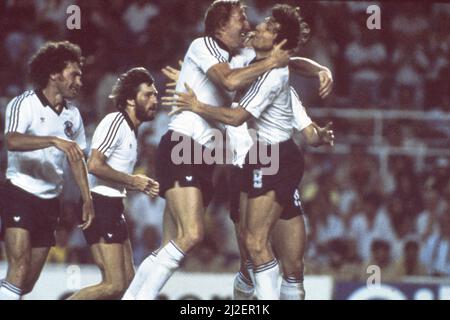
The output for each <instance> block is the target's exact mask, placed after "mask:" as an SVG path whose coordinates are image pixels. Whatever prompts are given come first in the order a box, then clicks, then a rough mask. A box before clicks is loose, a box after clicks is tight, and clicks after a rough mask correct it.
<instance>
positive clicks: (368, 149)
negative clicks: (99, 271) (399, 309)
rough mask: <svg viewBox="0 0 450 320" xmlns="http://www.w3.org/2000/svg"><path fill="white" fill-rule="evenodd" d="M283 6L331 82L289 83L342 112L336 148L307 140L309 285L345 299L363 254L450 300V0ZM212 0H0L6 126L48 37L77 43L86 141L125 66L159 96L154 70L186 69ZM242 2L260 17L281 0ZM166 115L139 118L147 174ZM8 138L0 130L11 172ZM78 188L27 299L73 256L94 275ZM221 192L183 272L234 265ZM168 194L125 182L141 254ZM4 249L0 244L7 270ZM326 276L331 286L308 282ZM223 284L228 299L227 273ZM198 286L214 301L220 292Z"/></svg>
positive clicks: (160, 82)
mask: <svg viewBox="0 0 450 320" xmlns="http://www.w3.org/2000/svg"><path fill="white" fill-rule="evenodd" d="M284 2H285V3H290V4H295V5H300V6H301V8H302V15H303V16H304V18H305V20H306V21H307V22H308V23H309V25H310V27H311V30H312V33H311V39H310V41H309V42H308V43H307V44H306V45H305V46H304V47H303V48H301V51H300V55H302V56H306V57H309V58H312V59H314V60H316V61H318V62H319V63H321V64H324V65H326V66H328V67H329V68H330V69H331V71H332V72H333V75H334V82H335V85H334V91H333V93H332V94H331V95H330V96H329V97H328V98H326V99H325V100H321V99H320V98H318V96H317V89H318V81H317V80H316V79H307V78H301V77H293V79H292V82H293V84H294V86H295V87H296V88H297V90H298V91H299V92H300V95H301V98H302V100H303V102H304V104H305V106H307V108H308V109H307V110H308V113H309V114H310V115H311V116H312V117H313V119H314V120H316V122H318V123H319V124H321V125H325V124H326V122H327V121H328V120H333V122H334V129H335V135H336V137H337V138H336V139H337V141H336V146H335V148H334V149H327V148H324V149H320V150H313V149H307V148H306V147H305V146H303V145H302V143H301V141H299V144H300V145H302V148H304V149H305V152H306V153H307V155H306V159H307V162H306V172H305V176H304V179H303V181H302V184H301V190H302V192H301V194H302V201H303V205H304V208H305V211H306V214H307V221H308V249H307V254H306V275H307V277H306V280H305V285H306V288H307V292H308V287H311V289H310V290H309V292H308V296H309V297H314V298H323V299H328V298H336V299H345V298H348V296H349V295H350V294H346V293H348V292H350V293H351V292H353V291H355V290H357V289H358V288H360V287H364V286H365V283H366V280H367V278H368V277H369V276H370V275H371V274H370V273H367V270H368V269H367V266H369V265H377V266H379V267H380V270H381V279H382V281H383V283H384V282H388V283H393V285H394V286H395V288H397V289H396V290H400V291H401V292H403V293H404V297H405V298H409V299H418V298H423V299H426V298H443V297H446V298H450V294H449V289H448V287H446V286H445V284H448V283H449V281H448V279H449V277H450V252H449V251H450V246H449V244H450V240H449V237H450V200H449V199H450V162H449V160H450V139H449V138H450V96H449V93H450V90H449V82H450V79H449V58H450V32H449V31H450V4H445V3H422V2H414V3H407V2H401V3H395V2H356V1H354V2H353V1H352V2H341V1H337V2H334V1H333V2H331V1H314V2H311V1H284ZM209 3H210V1H205V0H202V1H193V0H190V1H181V0H151V1H125V0H112V1H106V0H105V1H97V0H96V1H81V0H80V1H74V0H49V1H31V0H19V1H14V0H7V1H1V2H0V43H1V45H0V57H1V59H0V70H1V76H0V116H1V125H0V126H1V129H2V132H3V126H4V111H5V107H6V104H7V103H8V101H9V100H10V99H11V98H12V97H14V96H15V95H17V94H19V93H21V92H22V91H24V90H25V89H27V88H28V84H27V82H26V76H25V75H26V71H27V61H28V59H29V58H30V56H31V55H32V54H33V53H34V52H35V51H36V50H37V49H38V48H39V47H40V46H41V45H42V44H43V43H44V42H45V41H47V40H63V39H68V40H70V41H73V42H75V43H77V44H79V45H80V46H81V48H82V49H83V53H84V55H85V56H86V57H87V61H86V65H85V68H84V70H83V72H84V76H83V83H84V85H83V90H82V94H81V96H80V97H79V99H78V105H79V106H80V110H81V112H82V116H83V119H84V123H85V127H86V133H87V137H88V139H90V138H91V137H92V134H93V130H94V129H95V126H96V124H97V123H98V122H99V120H100V119H101V118H102V117H103V116H104V115H105V114H106V113H108V112H111V111H113V109H112V106H111V105H110V103H109V101H108V99H107V96H108V94H109V91H110V89H111V87H112V84H113V83H114V82H115V80H116V78H117V76H118V74H119V73H121V72H123V71H125V70H127V69H128V68H130V67H133V66H141V65H142V66H145V67H147V68H148V69H150V70H151V72H152V74H153V75H154V77H155V78H156V82H157V87H158V89H159V91H160V93H161V94H162V93H163V92H164V87H165V82H166V79H165V78H164V76H163V75H162V73H161V72H160V69H161V68H162V67H164V66H166V65H172V66H177V61H178V60H179V59H182V58H183V55H184V53H185V51H186V49H187V47H188V45H189V43H190V42H191V41H192V39H194V38H195V37H197V36H199V35H201V32H202V29H203V25H202V17H203V14H204V12H205V9H206V7H207V6H208V5H209ZM245 3H246V4H247V5H248V7H249V9H248V16H249V20H250V22H251V23H252V25H253V26H254V25H256V24H257V22H258V21H260V20H261V19H262V18H264V17H265V16H266V15H267V13H268V8H270V6H271V5H273V4H274V3H275V1H271V0H264V1H261V0H253V1H251V0H248V1H245ZM71 4H77V5H78V6H79V7H80V9H81V29H80V30H68V29H67V27H66V19H67V18H68V16H69V15H68V14H67V13H66V9H67V7H68V6H69V5H71ZM371 4H377V5H379V7H380V8H381V29H380V30H369V29H368V28H367V26H366V20H367V18H368V17H369V14H367V13H366V9H367V7H368V6H369V5H371ZM167 122H168V116H167V112H166V111H165V110H162V108H161V111H160V112H159V114H158V117H157V119H156V120H155V121H154V122H152V123H150V124H148V125H146V126H145V127H143V128H142V129H141V130H140V138H139V139H140V143H141V144H140V156H139V163H138V166H137V170H138V171H142V172H144V171H146V172H148V173H149V174H151V175H154V169H153V168H154V163H153V159H154V151H155V147H156V145H157V143H158V142H159V138H160V137H161V135H162V134H163V133H164V132H165V130H166V126H167ZM3 138H4V137H3V134H1V135H0V145H1V148H2V153H1V158H0V161H1V162H0V167H1V171H2V179H4V174H3V173H4V171H5V167H6V152H5V147H4V143H3V142H4V141H3ZM223 174H224V173H223V172H221V171H219V172H218V173H217V179H219V180H220V181H224V180H223ZM69 181H70V180H69ZM77 197H78V194H77V190H76V187H75V186H74V184H73V183H70V182H69V183H67V184H66V186H65V191H64V195H63V199H64V201H63V204H62V207H63V217H62V219H61V225H60V227H59V230H58V234H57V238H58V246H57V247H55V248H53V249H52V251H51V254H50V257H49V262H50V263H52V265H49V266H48V267H46V269H45V270H44V274H43V277H42V279H41V280H40V281H39V283H38V287H37V291H38V293H37V294H35V295H34V296H33V298H43V297H49V296H48V295H47V296H46V295H42V296H40V295H39V292H44V290H41V291H39V288H40V286H41V287H42V286H44V285H45V281H46V280H45V279H50V280H48V281H52V280H51V279H53V282H55V279H60V278H57V277H58V276H57V275H59V276H61V275H62V277H63V278H61V279H64V277H66V280H67V277H69V278H70V275H73V273H71V272H72V271H73V270H75V271H76V272H79V270H78V269H76V268H75V269H73V268H72V269H70V267H69V268H68V267H67V266H72V267H73V266H78V265H80V266H82V269H81V270H87V271H85V273H81V277H83V275H89V276H85V279H84V280H83V279H82V280H81V282H82V283H84V282H86V281H87V282H89V280H88V279H87V278H89V277H91V278H92V277H93V278H92V279H94V278H95V276H96V274H95V272H96V270H95V269H92V268H90V267H89V264H91V263H92V259H91V257H90V253H89V250H88V248H87V246H86V244H85V242H84V239H83V237H82V235H81V233H80V232H79V230H78V229H77V228H76V227H75V225H76V221H75V219H74V216H75V215H76V212H77V207H76V204H75V203H76V199H77ZM226 198H227V192H226V184H225V183H221V184H220V188H219V189H218V190H217V194H216V197H215V199H214V201H213V203H212V205H211V206H210V208H209V210H208V211H209V213H208V215H207V221H208V223H207V224H208V230H209V232H208V234H207V239H206V241H204V243H203V244H202V245H200V246H199V247H198V248H197V249H196V250H195V251H194V252H193V253H192V254H191V255H190V257H188V258H187V259H186V261H185V262H184V263H183V266H182V271H183V274H182V275H185V276H187V277H192V276H193V275H194V276H198V275H200V276H201V275H204V276H205V277H207V274H210V273H213V274H214V273H219V274H221V275H223V276H225V277H226V276H227V275H231V273H233V272H235V271H236V270H237V269H238V262H239V256H238V252H237V248H236V244H235V242H234V234H233V229H232V225H231V222H230V221H229V219H228V208H227V205H228V204H227V202H226ZM163 206H164V202H163V200H162V199H156V200H151V199H148V198H147V197H145V196H143V195H139V194H130V197H129V199H128V205H127V216H128V222H129V224H130V234H131V235H132V242H133V245H134V250H135V261H136V263H137V264H138V263H139V262H140V261H142V259H143V258H144V257H145V256H146V255H147V254H149V253H150V252H151V251H152V250H153V249H155V248H157V247H158V245H159V241H160V234H161V219H162V217H161V214H162V209H163ZM4 259H5V257H4V250H2V247H1V246H0V278H1V277H2V276H3V274H4V272H5V264H4ZM53 264H54V265H53ZM57 270H59V271H57ZM71 270H72V271H71ZM75 271H74V272H75ZM76 272H75V273H76ZM312 275H321V277H319V278H316V277H315V276H312ZM91 278H89V279H91ZM205 279H206V280H205ZM208 279H209V278H204V281H203V282H205V285H206V283H208V282H211V281H208ZM230 279H231V278H230ZM317 279H322V280H323V283H325V284H323V285H318V286H316V287H315V288H316V289H315V291H314V293H312V292H311V290H314V289H312V288H313V287H314V286H313V285H312V284H313V283H315V281H318V280H317ZM324 279H325V280H324ZM322 280H321V281H322ZM67 281H69V282H70V280H67ZM67 281H66V282H67ZM59 282H60V283H64V281H62V282H61V281H59ZM75 282H76V281H75ZM169 284H170V283H169ZM69 287H70V286H68V285H66V289H67V290H68V289H70V288H69ZM199 287H200V285H199ZM42 288H44V287H42ZM317 288H323V292H321V291H320V290H319V289H317ZM333 288H334V291H333ZM45 290H47V289H45ZM49 290H51V287H50V289H49ZM55 290H56V289H55ZM61 290H63V289H61ZM174 290H175V291H174V292H176V290H177V289H176V288H175V289H174ZM389 290H391V291H389ZM389 290H388V291H389V292H391V293H392V292H393V290H394V289H392V288H391V289H389ZM228 292H229V293H228V296H229V295H230V293H231V284H230V285H229V290H228ZM193 294H194V295H195V293H193ZM197 296H198V297H206V298H208V297H209V298H213V297H214V294H213V293H211V295H209V296H203V295H202V294H198V295H197ZM217 296H220V297H226V296H227V293H226V292H224V293H223V294H222V293H221V292H217V293H216V297H217ZM172 297H173V296H172ZM177 297H180V295H177ZM359 297H362V296H359ZM396 297H397V298H401V297H402V296H398V295H397V296H396ZM52 298H53V296H52Z"/></svg>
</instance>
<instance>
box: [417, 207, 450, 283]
mask: <svg viewBox="0 0 450 320" xmlns="http://www.w3.org/2000/svg"><path fill="white" fill-rule="evenodd" d="M421 262H422V263H423V264H424V265H425V266H426V267H427V271H428V273H429V274H430V275H433V276H440V277H442V276H445V277H448V276H450V212H449V209H448V208H447V211H446V212H445V213H444V214H442V215H441V216H440V217H439V228H438V232H436V233H433V234H431V235H430V236H429V237H428V239H426V240H425V244H424V246H423V247H422V252H421Z"/></svg>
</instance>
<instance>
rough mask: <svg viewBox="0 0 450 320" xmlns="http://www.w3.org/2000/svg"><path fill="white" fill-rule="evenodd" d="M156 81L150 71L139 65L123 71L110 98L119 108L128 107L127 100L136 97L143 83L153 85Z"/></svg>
mask: <svg viewBox="0 0 450 320" xmlns="http://www.w3.org/2000/svg"><path fill="white" fill-rule="evenodd" d="M154 82H155V80H154V79H153V77H152V75H151V74H150V72H148V70H147V69H145V68H143V67H137V68H133V69H130V70H128V71H127V72H125V73H122V74H121V75H120V77H119V79H117V81H116V84H115V85H114V87H113V89H112V91H111V94H110V95H109V98H111V99H112V100H113V102H114V105H115V106H116V108H117V109H118V110H121V111H122V110H124V109H125V108H126V107H127V100H128V99H134V98H136V95H137V93H138V92H139V86H140V85H141V84H143V83H146V84H148V85H150V86H151V85H152V84H153V83H154Z"/></svg>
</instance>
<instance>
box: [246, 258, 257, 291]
mask: <svg viewBox="0 0 450 320" xmlns="http://www.w3.org/2000/svg"><path fill="white" fill-rule="evenodd" d="M245 264H246V265H247V271H248V274H249V275H250V280H251V281H252V284H253V286H254V285H255V272H254V270H253V263H252V262H251V261H250V260H247V261H246V262H245Z"/></svg>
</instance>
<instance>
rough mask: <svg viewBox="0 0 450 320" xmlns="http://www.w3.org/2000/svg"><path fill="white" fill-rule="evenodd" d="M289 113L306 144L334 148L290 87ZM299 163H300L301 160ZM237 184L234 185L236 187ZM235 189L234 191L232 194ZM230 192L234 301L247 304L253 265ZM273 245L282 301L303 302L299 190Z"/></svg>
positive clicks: (236, 171) (279, 223)
mask: <svg viewBox="0 0 450 320" xmlns="http://www.w3.org/2000/svg"><path fill="white" fill-rule="evenodd" d="M291 101H292V111H293V115H294V129H295V130H296V131H297V132H300V133H301V134H302V138H303V139H304V140H305V141H306V143H307V144H308V145H310V146H313V147H319V146H321V145H333V142H334V133H333V131H332V130H330V129H329V127H330V126H331V123H329V124H327V125H326V126H325V127H324V128H321V127H319V126H317V125H316V124H315V123H313V122H312V121H311V119H310V117H309V116H308V115H307V113H306V110H305V108H304V106H303V105H302V103H301V101H300V98H299V96H298V94H297V92H296V91H295V89H294V88H293V87H291ZM240 139H250V137H249V136H248V135H247V137H246V136H245V135H241V136H240ZM299 161H301V162H303V159H300V160H299ZM240 171H241V170H240V169H239V167H235V168H234V172H233V174H234V176H233V177H232V178H234V181H238V177H239V174H240V173H241V172H240ZM237 183H238V182H236V184H237ZM235 189H236V188H234V190H235ZM234 190H233V197H232V198H231V199H230V201H231V206H230V207H231V212H230V216H231V219H232V220H233V222H234V223H235V225H236V229H237V235H238V241H239V248H240V254H241V266H240V270H239V272H238V274H237V275H236V277H235V280H234V285H233V286H234V288H233V299H234V300H250V299H252V298H253V295H254V291H255V289H254V276H253V265H252V263H251V261H250V260H248V257H247V254H246V252H245V250H244V248H243V246H244V245H243V243H242V242H243V240H242V239H240V237H239V224H238V223H239V191H237V192H236V191H234ZM272 244H273V246H274V251H275V255H276V257H277V259H278V260H279V261H280V263H281V269H282V274H283V278H282V282H281V292H280V299H281V300H303V299H304V298H305V290H304V287H303V269H304V266H303V256H304V252H305V246H306V230H305V221H304V219H303V209H302V206H301V203H300V195H299V193H298V190H296V191H295V193H294V196H293V198H292V201H291V202H290V203H288V204H287V207H284V208H283V211H282V213H281V215H280V219H279V220H278V221H277V222H276V224H275V227H274V230H273V234H272Z"/></svg>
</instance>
